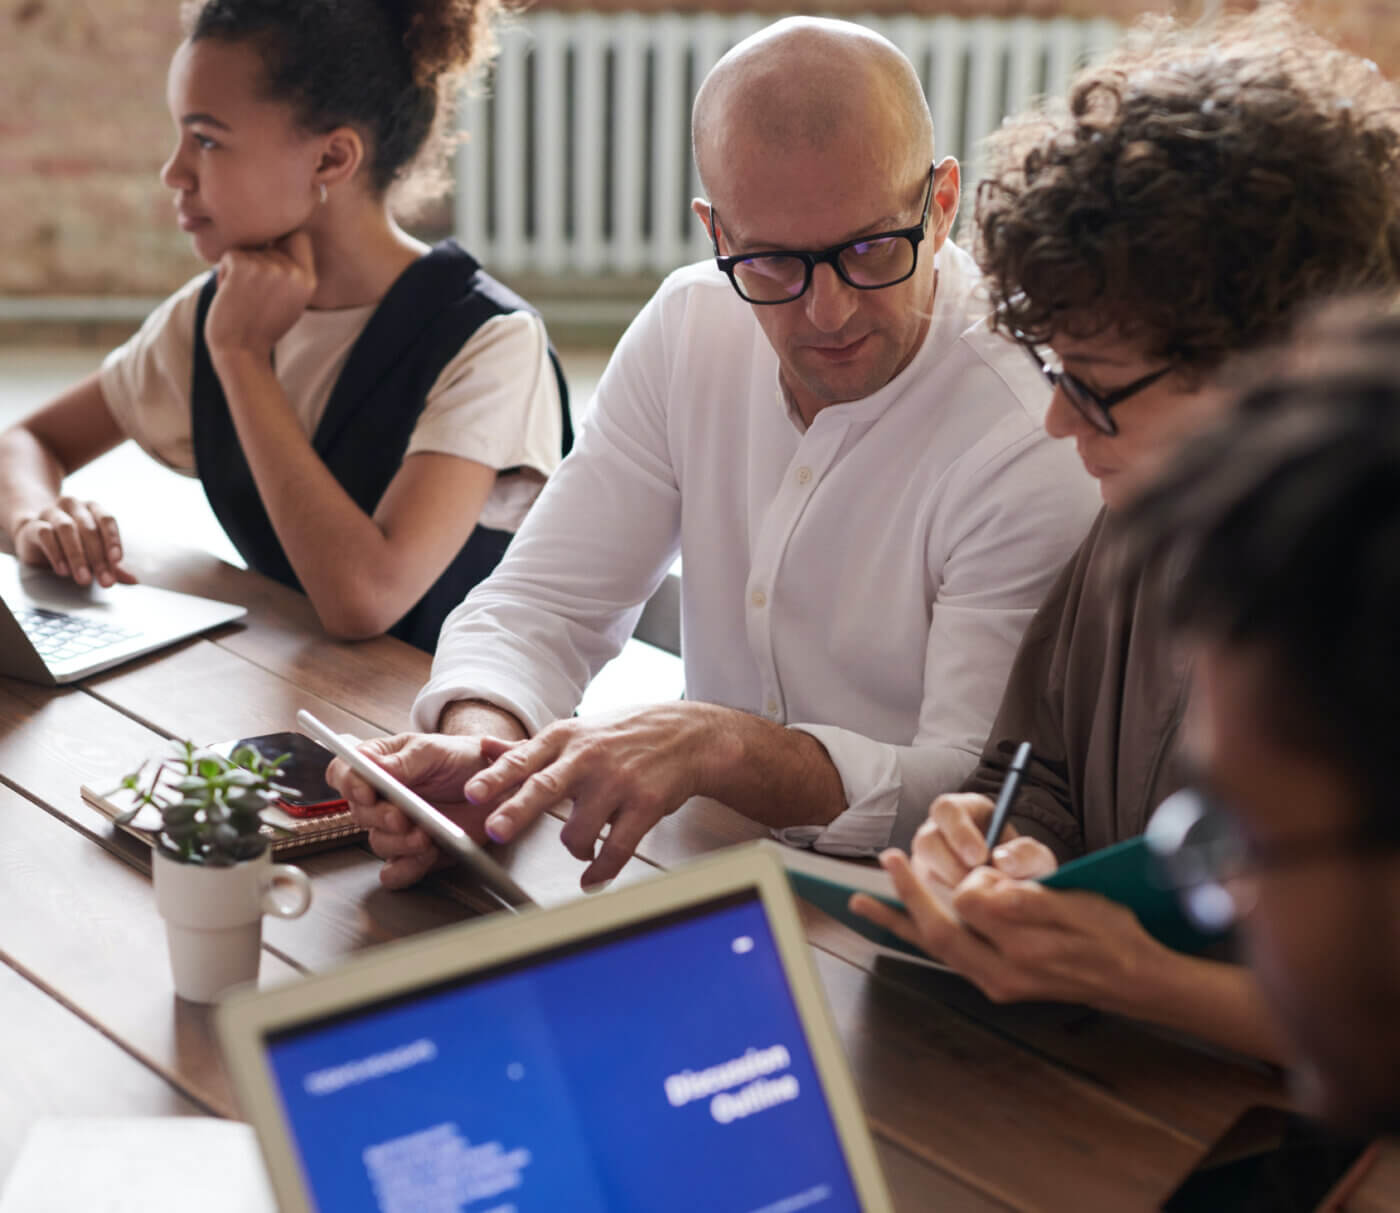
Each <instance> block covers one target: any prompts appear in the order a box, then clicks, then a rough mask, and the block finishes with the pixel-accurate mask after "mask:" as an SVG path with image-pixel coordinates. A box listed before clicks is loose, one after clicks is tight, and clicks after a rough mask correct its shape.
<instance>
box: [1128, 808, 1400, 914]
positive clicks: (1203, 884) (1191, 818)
mask: <svg viewBox="0 0 1400 1213" xmlns="http://www.w3.org/2000/svg"><path fill="white" fill-rule="evenodd" d="M1145 839H1146V842H1147V846H1148V848H1149V849H1150V850H1151V852H1152V854H1153V857H1154V859H1155V860H1156V862H1157V868H1158V872H1159V873H1160V875H1161V877H1162V880H1163V883H1164V884H1165V885H1166V886H1167V887H1168V888H1170V889H1172V890H1173V891H1174V892H1175V893H1176V895H1177V899H1178V900H1179V901H1180V903H1181V908H1182V910H1183V912H1184V913H1185V914H1186V916H1187V918H1189V919H1190V920H1191V921H1192V922H1193V923H1194V924H1195V925H1196V926H1198V927H1201V928H1202V929H1204V930H1207V931H1223V930H1225V929H1227V928H1228V927H1230V926H1232V925H1233V924H1234V923H1235V922H1237V921H1238V920H1239V919H1240V918H1241V917H1242V916H1243V915H1244V914H1246V913H1248V911H1249V909H1250V908H1251V906H1252V905H1253V902H1254V881H1253V879H1252V878H1253V877H1254V876H1255V875H1256V874H1257V873H1259V872H1261V871H1267V870H1269V869H1276V868H1288V867H1296V866H1297V865H1299V864H1303V863H1312V862H1315V861H1317V860H1320V859H1336V858H1353V859H1357V858H1359V859H1366V858H1375V857H1377V856H1380V855H1385V854H1389V853H1392V852H1395V851H1400V812H1396V813H1393V814H1391V818H1390V820H1389V821H1388V822H1382V821H1372V822H1366V823H1360V824H1357V825H1354V826H1352V827H1350V828H1345V827H1344V828H1342V829H1337V830H1329V831H1327V832H1325V833H1323V832H1317V833H1311V834H1305V835H1302V836H1298V837H1293V838H1278V839H1271V840H1269V841H1267V842H1259V841H1256V840H1253V839H1250V838H1248V837H1247V836H1246V835H1245V833H1244V832H1243V831H1242V830H1241V829H1240V827H1239V825H1238V823H1237V820H1236V818H1235V815H1234V814H1233V813H1231V812H1230V810H1229V809H1227V808H1226V807H1224V806H1223V805H1221V804H1220V802H1219V801H1217V800H1216V799H1215V798H1214V797H1213V796H1212V795H1211V794H1210V793H1209V792H1207V791H1205V790H1204V789H1202V788H1199V787H1186V788H1183V789H1182V790H1181V791H1179V792H1175V793H1173V794H1172V795H1171V796H1168V797H1167V798H1166V800H1164V801H1162V803H1161V804H1160V805H1159V806H1158V808H1157V811H1156V812H1155V813H1153V815H1152V820H1151V821H1149V822H1148V823H1147V830H1146V833H1145Z"/></svg>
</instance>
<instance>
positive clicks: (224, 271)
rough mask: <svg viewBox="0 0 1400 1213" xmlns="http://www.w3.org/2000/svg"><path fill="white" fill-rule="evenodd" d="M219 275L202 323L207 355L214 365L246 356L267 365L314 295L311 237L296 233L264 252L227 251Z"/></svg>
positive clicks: (300, 232) (253, 250)
mask: <svg viewBox="0 0 1400 1213" xmlns="http://www.w3.org/2000/svg"><path fill="white" fill-rule="evenodd" d="M218 275H219V289H218V290H217V291H216V292H215V294H214V302H213V303H212V304H210V305H209V315H208V318H207V319H206V320H205V322H204V337H205V340H206V341H207V342H208V344H209V352H210V355H211V356H212V357H213V358H214V359H215V361H216V362H217V360H218V359H219V357H220V356H226V355H232V354H237V353H245V354H250V355H252V356H253V357H254V358H256V359H257V360H258V361H259V362H266V361H267V360H268V359H270V358H271V357H272V347H273V346H275V345H276V344H277V342H278V341H280V340H281V339H282V337H283V336H284V335H285V334H286V332H287V330H288V329H290V328H291V327H292V325H294V324H295V323H296V322H297V320H298V319H299V318H300V317H301V314H302V313H303V312H304V311H306V305H307V304H308V303H310V302H311V296H312V295H314V294H315V293H316V265H315V260H314V258H313V256H312V251H311V237H310V236H308V235H307V234H306V233H305V232H303V231H295V232H292V233H291V235H289V236H284V237H283V238H282V239H281V240H278V241H277V242H276V243H275V244H272V245H269V246H268V247H267V248H260V249H229V250H228V252H226V253H225V254H224V255H223V256H222V257H221V258H220V259H219V269H218Z"/></svg>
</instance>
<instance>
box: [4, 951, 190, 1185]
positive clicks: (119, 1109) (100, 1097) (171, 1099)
mask: <svg viewBox="0 0 1400 1213" xmlns="http://www.w3.org/2000/svg"><path fill="white" fill-rule="evenodd" d="M0 1024H4V1026H5V1030H4V1031H3V1032H0V1074H3V1075H4V1076H5V1078H4V1081H3V1082H0V1180H2V1179H3V1176H5V1175H6V1174H7V1173H8V1172H9V1170H10V1166H11V1164H12V1163H13V1162H14V1159H15V1155H16V1154H17V1153H18V1151H19V1148H20V1146H21V1145H22V1143H23V1141H24V1137H25V1134H26V1133H28V1131H29V1128H30V1126H31V1125H32V1124H33V1123H34V1122H35V1121H36V1120H38V1119H39V1117H41V1116H202V1115H204V1111H203V1109H202V1108H200V1107H199V1106H198V1105H197V1104H194V1103H192V1102H191V1101H190V1100H188V1099H186V1098H185V1097H184V1096H183V1095H181V1094H180V1092H179V1090H178V1089H177V1088H176V1087H175V1086H173V1085H172V1084H171V1083H169V1082H167V1081H166V1080H165V1079H164V1078H162V1077H161V1076H160V1075H159V1074H157V1073H156V1072H155V1071H153V1070H151V1069H149V1068H148V1067H146V1066H144V1065H142V1064H141V1063H140V1062H139V1061H137V1060H136V1059H135V1058H133V1057H132V1056H130V1055H129V1054H128V1053H126V1052H125V1051H124V1050H123V1049H122V1048H120V1047H119V1046H118V1045H116V1044H114V1043H113V1042H112V1041H111V1040H109V1039H108V1038H107V1037H106V1036H104V1035H103V1034H102V1033H101V1032H99V1031H98V1030H97V1029H96V1028H94V1027H93V1026H92V1025H91V1024H89V1023H86V1022H84V1021H83V1020H82V1019H80V1018H79V1017H78V1016H77V1015H74V1014H73V1013H72V1012H71V1011H69V1010H68V1009H67V1008H66V1007H64V1006H62V1005H61V1004H60V1003H58V1002H56V1001H55V1000H54V999H53V998H52V997H51V996H49V995H48V994H47V993H46V992H45V991H44V990H42V989H40V988H39V987H38V986H36V985H34V984H33V983H32V982H30V981H28V980H26V979H25V978H24V977H22V976H21V975H20V974H19V973H17V972H16V971H15V970H14V969H12V968H10V967H8V966H7V965H0ZM75 1162H80V1160H75ZM0 1186H3V1184H2V1183H0Z"/></svg>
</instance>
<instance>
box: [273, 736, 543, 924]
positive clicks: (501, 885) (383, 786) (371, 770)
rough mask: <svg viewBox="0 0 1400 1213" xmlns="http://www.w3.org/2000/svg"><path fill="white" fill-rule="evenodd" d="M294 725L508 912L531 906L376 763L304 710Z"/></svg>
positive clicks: (449, 823) (443, 819)
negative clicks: (458, 864) (452, 858)
mask: <svg viewBox="0 0 1400 1213" xmlns="http://www.w3.org/2000/svg"><path fill="white" fill-rule="evenodd" d="M297 724H299V725H300V726H301V728H302V731H303V732H304V733H305V734H306V735H307V736H308V737H313V738H315V739H316V740H317V741H319V742H320V743H321V744H322V745H323V746H325V747H326V749H328V750H330V751H331V753H332V754H334V755H335V756H336V757H337V758H343V759H344V760H345V761H346V762H347V763H348V764H349V765H350V769H351V770H352V771H354V772H355V774H357V775H359V776H360V777H361V778H363V779H364V781H365V782H366V783H368V784H369V785H370V787H372V788H373V789H374V790H375V791H376V792H378V793H379V794H380V795H381V796H383V797H384V799H385V800H387V801H390V802H391V803H393V804H395V805H397V806H398V807H399V808H401V809H402V810H403V811H404V812H405V813H407V814H408V816H409V818H410V819H411V820H412V821H414V822H416V823H417V824H418V825H420V826H422V827H423V831H424V833H426V834H427V835H428V837H429V838H431V839H432V840H433V841H434V842H435V843H437V844H438V846H440V847H441V848H442V849H443V850H444V851H446V852H448V854H450V855H453V856H455V857H456V858H457V859H459V860H461V861H462V863H463V864H464V865H465V866H466V868H467V870H468V871H470V872H471V874H472V875H473V876H475V877H476V878H477V880H479V881H480V882H481V887H482V888H484V889H485V890H486V891H487V892H488V893H490V894H491V895H492V896H493V897H495V898H496V900H497V901H499V902H500V903H501V904H502V905H503V906H505V907H506V908H507V909H509V910H515V909H517V908H519V907H521V906H533V905H534V904H535V900H534V898H532V897H531V896H530V895H529V894H528V893H527V892H525V890H524V889H522V888H521V887H520V886H519V885H518V884H516V883H515V881H514V880H512V879H511V876H510V873H508V872H507V871H506V870H505V869H504V868H503V867H501V865H500V864H498V863H497V862H496V861H495V860H494V859H492V858H491V856H489V855H488V854H487V853H486V852H485V851H483V850H482V849H481V848H480V847H479V846H477V845H476V843H474V842H473V841H472V840H471V837H470V836H469V835H468V834H467V832H466V831H465V830H464V829H462V827H461V826H459V825H458V824H457V823H456V822H455V821H453V820H452V819H451V818H450V817H447V816H446V815H445V814H443V813H441V812H439V811H438V810H437V809H435V808H433V806H432V805H430V804H429V803H428V802H427V801H426V800H424V799H423V798H422V797H421V796H419V795H418V793H417V792H415V791H414V790H413V789H412V788H410V787H407V786H406V785H404V784H402V783H400V782H399V781H398V780H397V779H395V778H394V777H393V776H392V775H390V774H389V772H388V771H386V770H385V769H384V768H383V767H381V766H380V765H379V764H378V763H376V762H373V761H372V760H371V759H369V758H367V757H366V756H365V755H364V754H362V753H361V752H360V751H359V750H357V749H356V748H355V747H354V746H353V745H352V744H350V743H349V742H348V741H346V739H345V737H344V736H342V735H341V734H340V733H337V732H335V731H334V730H332V729H331V728H330V727H329V726H327V725H325V724H323V723H322V722H321V721H319V720H317V719H316V717H315V716H313V715H312V714H311V713H310V712H308V711H306V710H305V709H304V708H303V709H302V710H301V711H299V712H298V713H297Z"/></svg>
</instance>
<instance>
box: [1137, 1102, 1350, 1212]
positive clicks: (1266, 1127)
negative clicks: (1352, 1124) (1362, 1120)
mask: <svg viewBox="0 0 1400 1213" xmlns="http://www.w3.org/2000/svg"><path fill="white" fill-rule="evenodd" d="M1375 1153H1376V1147H1375V1143H1374V1142H1370V1141H1366V1140H1363V1139H1360V1138H1353V1137H1344V1136H1338V1135H1337V1134H1334V1133H1332V1132H1330V1131H1329V1130H1327V1129H1325V1128H1323V1127H1322V1126H1321V1125H1319V1124H1318V1123H1317V1122H1316V1121H1312V1120H1309V1119H1307V1118H1306V1117H1303V1116H1299V1115H1298V1114H1297V1113H1295V1112H1290V1111H1288V1110H1287V1109H1286V1108H1275V1107H1269V1106H1267V1105H1264V1104H1258V1105H1255V1106H1254V1107H1251V1108H1246V1109H1245V1111H1244V1112H1243V1113H1242V1114H1241V1116H1240V1118H1239V1119H1238V1120H1236V1121H1235V1123H1234V1124H1232V1125H1231V1126H1230V1127H1229V1128H1228V1129H1226V1130H1225V1132H1224V1133H1223V1134H1222V1135H1221V1136H1220V1138H1219V1139H1218V1140H1217V1141H1216V1142H1215V1144H1214V1145H1213V1146H1211V1148H1210V1150H1209V1151H1207V1153H1206V1155H1205V1157H1204V1158H1202V1159H1201V1161H1200V1162H1199V1163H1197V1164H1196V1167H1195V1169H1194V1170H1193V1171H1192V1172H1191V1174H1190V1175H1188V1176H1187V1177H1186V1178H1185V1179H1184V1180H1183V1181H1182V1182H1181V1184H1180V1186H1179V1187H1178V1188H1177V1189H1176V1191H1174V1192H1173V1193H1172V1194H1171V1195H1170V1196H1169V1197H1167V1200H1166V1203H1165V1204H1163V1205H1162V1210H1163V1213H1188V1211H1190V1213H1201V1211H1202V1210H1210V1209H1229V1210H1230V1211H1231V1213H1313V1211H1314V1210H1321V1209H1336V1208H1338V1207H1339V1206H1340V1205H1341V1203H1342V1202H1343V1201H1344V1200H1346V1198H1347V1197H1348V1196H1349V1195H1350V1194H1351V1192H1352V1191H1353V1190H1354V1189H1355V1187H1356V1186H1357V1184H1359V1183H1360V1182H1361V1179H1362V1177H1363V1176H1364V1175H1365V1173H1366V1170H1367V1168H1368V1167H1369V1166H1370V1165H1371V1163H1372V1162H1373V1161H1374V1160H1375Z"/></svg>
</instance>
